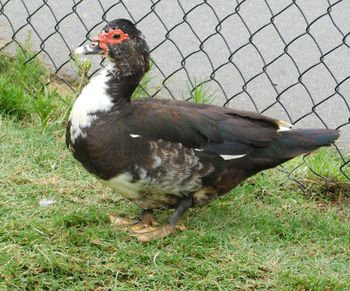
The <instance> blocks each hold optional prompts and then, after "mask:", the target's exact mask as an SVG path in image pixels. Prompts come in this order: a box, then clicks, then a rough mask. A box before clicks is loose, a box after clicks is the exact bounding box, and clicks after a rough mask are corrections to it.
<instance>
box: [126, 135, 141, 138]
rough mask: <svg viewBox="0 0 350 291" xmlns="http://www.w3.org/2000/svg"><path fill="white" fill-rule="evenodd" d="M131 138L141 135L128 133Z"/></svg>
mask: <svg viewBox="0 0 350 291" xmlns="http://www.w3.org/2000/svg"><path fill="white" fill-rule="evenodd" d="M129 135H130V136H131V137H132V138H137V137H141V135H139V134H129Z"/></svg>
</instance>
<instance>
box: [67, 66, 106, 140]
mask: <svg viewBox="0 0 350 291" xmlns="http://www.w3.org/2000/svg"><path fill="white" fill-rule="evenodd" d="M107 80H108V77H107V70H103V71H102V72H101V73H100V74H99V75H97V76H96V77H94V78H92V79H91V81H90V83H89V84H88V85H86V86H85V87H84V89H83V91H82V92H81V94H80V95H79V97H78V98H77V99H76V100H75V102H74V105H73V108H72V111H71V114H70V117H69V120H70V122H71V129H70V134H71V140H72V143H74V142H75V140H76V138H77V137H79V136H83V137H86V135H85V134H84V133H83V129H84V128H87V127H89V126H90V125H91V123H92V122H93V121H94V120H95V119H96V114H95V113H96V112H107V111H109V110H110V109H111V108H112V107H113V102H112V100H111V98H110V97H109V96H108V95H107V94H106V89H107V85H106V81H107Z"/></svg>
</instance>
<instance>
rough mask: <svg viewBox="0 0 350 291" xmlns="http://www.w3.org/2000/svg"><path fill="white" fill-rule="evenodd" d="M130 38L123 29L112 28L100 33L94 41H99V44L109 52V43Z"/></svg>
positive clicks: (105, 51) (117, 42)
mask: <svg viewBox="0 0 350 291" xmlns="http://www.w3.org/2000/svg"><path fill="white" fill-rule="evenodd" d="M127 39H129V35H128V34H127V33H125V32H124V31H122V30H121V29H110V30H109V31H108V32H103V33H100V34H99V35H98V36H97V37H95V38H94V39H93V41H96V42H98V46H99V47H100V48H101V49H103V51H104V53H105V54H107V53H108V45H116V44H119V43H122V42H123V41H125V40H127Z"/></svg>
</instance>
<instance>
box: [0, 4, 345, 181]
mask: <svg viewBox="0 0 350 291" xmlns="http://www.w3.org/2000/svg"><path fill="white" fill-rule="evenodd" d="M349 15H350V2H349V1H347V0H338V1H334V0H333V1H331V0H322V1H321V0H293V1H292V0H273V1H272V0H254V1H253V0H236V1H228V0H207V1H203V0H202V1H199V0H193V1H179V0H177V1H175V0H168V1H166V0H158V1H154V0H147V1H146V0H145V1H142V2H140V1H136V0H129V1H111V0H105V1H102V0H91V1H83V0H80V1H74V0H73V1H53V0H7V1H4V0H0V51H2V50H5V49H7V50H9V51H11V49H12V50H13V48H14V47H20V48H22V49H23V41H24V40H25V38H26V37H27V36H28V34H30V35H31V41H32V46H33V50H34V51H35V52H36V53H35V54H32V55H31V56H28V58H27V62H30V61H31V60H33V59H34V58H37V57H41V58H42V59H44V60H45V61H46V62H47V63H48V64H49V65H50V66H51V67H52V68H53V69H54V72H55V74H56V75H57V76H58V77H59V78H61V79H62V80H63V81H65V82H66V84H67V85H68V86H70V83H69V77H68V76H70V75H72V74H74V72H73V70H72V66H71V64H70V58H71V52H72V51H73V49H74V48H75V47H77V46H79V45H81V44H83V43H84V42H86V41H87V40H89V39H91V38H92V37H93V36H94V35H96V34H97V33H99V31H100V30H101V28H102V27H103V26H104V24H105V22H107V21H110V20H113V19H115V18H119V17H123V18H129V19H131V20H132V21H134V22H135V23H136V24H137V26H138V28H139V29H140V30H142V31H143V33H144V34H145V36H146V39H147V41H148V43H149V45H150V48H151V53H152V57H153V64H154V66H153V68H152V71H151V73H150V75H151V85H150V86H148V87H147V88H144V91H145V96H146V95H148V96H155V95H160V96H165V97H171V98H176V99H181V98H184V99H186V100H190V99H191V96H190V94H189V93H188V92H189V91H190V92H194V90H195V88H197V87H198V86H199V87H201V86H205V88H206V89H205V90H208V91H210V92H212V93H213V94H215V96H216V99H215V101H214V104H216V105H221V106H230V107H231V106H232V107H236V108H241V109H247V110H254V111H258V112H261V113H264V114H267V115H271V116H273V117H276V118H280V119H284V120H286V121H288V122H290V123H292V124H295V125H296V127H327V128H337V129H340V130H341V136H342V137H341V139H340V141H339V143H338V144H337V145H334V147H335V149H336V152H337V156H338V159H339V170H340V173H341V175H343V176H345V177H346V178H347V179H348V180H350V160H349V157H348V154H347V153H348V152H349V144H350V143H349V141H350V106H349V103H350V46H349V45H350V40H349V39H350V37H349V34H350V22H349V21H348V16H349ZM23 50H24V49H23ZM95 68H98V64H97V63H96V64H95ZM71 89H72V90H74V88H73V87H71ZM186 93H187V94H186ZM305 165H306V166H307V167H309V168H310V169H311V171H312V172H314V173H315V174H316V175H320V173H319V172H318V170H317V169H313V168H312V166H311V165H310V163H309V162H308V156H305V157H304V163H302V164H300V165H298V166H297V167H296V168H294V169H285V171H286V173H288V176H290V177H293V172H294V171H295V170H296V169H298V168H300V167H303V166H305Z"/></svg>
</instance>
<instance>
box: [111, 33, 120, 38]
mask: <svg viewBox="0 0 350 291" xmlns="http://www.w3.org/2000/svg"><path fill="white" fill-rule="evenodd" d="M112 37H113V38H114V39H119V38H120V34H119V33H116V34H114V35H113V36H112Z"/></svg>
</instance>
